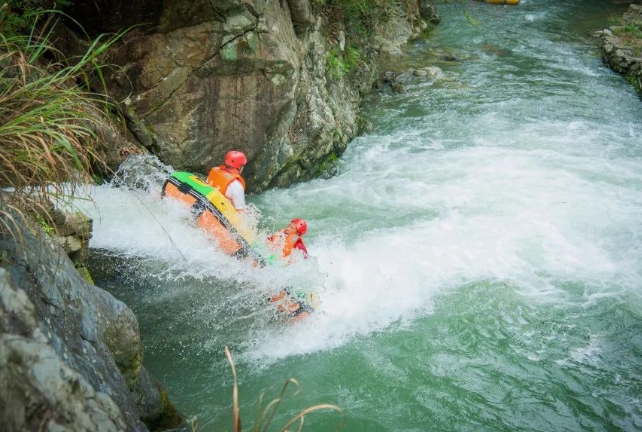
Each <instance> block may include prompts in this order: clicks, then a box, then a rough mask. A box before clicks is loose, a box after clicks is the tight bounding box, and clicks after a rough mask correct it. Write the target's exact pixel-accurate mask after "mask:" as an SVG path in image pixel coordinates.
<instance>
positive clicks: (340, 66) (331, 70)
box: [325, 46, 363, 78]
mask: <svg viewBox="0 0 642 432" xmlns="http://www.w3.org/2000/svg"><path fill="white" fill-rule="evenodd" d="M362 61H363V60H362V54H361V50H359V48H357V47H355V46H349V47H348V48H347V49H346V50H345V52H342V51H341V50H340V49H339V48H338V47H337V48H333V49H331V50H330V52H329V53H328V58H327V59H326V64H325V71H326V73H328V74H330V76H332V77H334V78H339V77H341V76H343V75H346V74H348V73H350V72H351V71H353V70H354V69H355V68H356V67H357V66H358V65H359V64H360V63H361V62H362Z"/></svg>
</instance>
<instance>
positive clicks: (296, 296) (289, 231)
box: [267, 218, 314, 320]
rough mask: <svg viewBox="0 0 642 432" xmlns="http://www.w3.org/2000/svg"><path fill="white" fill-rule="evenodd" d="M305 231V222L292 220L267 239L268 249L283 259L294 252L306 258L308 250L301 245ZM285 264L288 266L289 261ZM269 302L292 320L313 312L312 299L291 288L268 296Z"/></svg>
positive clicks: (297, 219) (296, 219)
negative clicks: (298, 251)
mask: <svg viewBox="0 0 642 432" xmlns="http://www.w3.org/2000/svg"><path fill="white" fill-rule="evenodd" d="M307 231H308V223H307V222H306V221H304V220H303V219H300V218H295V219H292V220H291V221H290V223H289V224H288V226H286V227H285V228H283V229H280V230H279V231H277V232H276V233H275V234H273V235H271V236H270V237H268V239H267V241H268V247H269V248H270V249H272V250H274V251H275V253H279V251H280V252H281V254H282V257H283V258H289V257H290V255H291V254H292V252H293V251H294V250H300V251H301V252H303V257H304V258H308V249H307V248H306V247H305V244H304V243H303V236H304V235H305V233H306V232H307ZM286 262H287V264H290V260H289V259H288V260H287V261H286ZM269 300H270V301H271V302H272V303H275V304H276V306H277V309H278V310H279V311H280V312H281V313H283V314H285V315H287V316H288V317H289V318H290V319H294V320H300V319H302V318H304V317H306V316H308V315H309V314H310V313H312V312H313V311H314V309H313V306H311V305H310V302H311V301H313V300H314V297H310V296H306V294H305V293H299V292H297V291H296V290H292V289H291V288H283V289H282V290H280V291H279V292H278V293H276V294H274V295H272V296H270V297H269Z"/></svg>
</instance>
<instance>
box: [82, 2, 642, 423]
mask: <svg viewBox="0 0 642 432" xmlns="http://www.w3.org/2000/svg"><path fill="white" fill-rule="evenodd" d="M438 7H439V10H440V13H441V15H442V23H441V24H440V25H439V26H438V28H437V29H436V30H435V31H434V33H433V35H432V36H431V37H430V38H429V39H428V40H426V41H423V42H417V43H414V44H413V45H412V46H411V49H410V53H409V56H408V57H407V58H405V59H403V60H398V62H399V63H402V64H404V67H413V68H415V69H420V68H422V67H425V66H438V67H440V68H441V69H442V71H443V77H432V78H428V79H421V80H418V81H416V82H414V83H411V84H408V85H407V86H406V91H405V92H403V93H389V94H380V95H373V96H372V97H371V98H370V99H369V100H368V102H367V103H366V104H365V105H364V107H363V113H364V115H365V116H366V117H367V119H368V120H369V121H371V122H372V124H373V125H374V127H373V130H372V131H371V132H369V133H367V134H365V135H364V136H361V137H359V138H357V139H355V140H354V141H353V142H352V143H351V144H350V145H349V147H348V150H347V151H346V153H345V154H344V155H343V157H342V158H341V160H340V161H339V167H338V172H337V173H336V175H335V176H333V177H332V178H329V179H318V180H313V181H310V182H307V183H305V184H299V185H295V186H293V187H291V188H288V189H278V190H271V191H268V192H266V193H263V194H260V195H254V196H250V197H249V198H248V199H249V202H250V203H251V205H252V206H253V207H254V208H255V211H256V213H257V215H258V218H259V228H260V229H261V230H262V231H263V233H265V234H267V233H269V232H271V231H273V230H275V229H277V228H280V227H282V226H284V225H285V224H287V222H288V221H289V219H291V218H292V217H302V218H305V219H306V220H307V221H308V223H309V231H308V235H307V236H306V244H307V246H308V250H309V251H310V253H311V255H312V258H311V259H309V260H306V261H304V262H298V263H295V264H293V265H291V266H289V267H280V266H271V267H270V268H266V269H256V268H253V267H251V266H248V265H247V264H246V263H242V262H238V261H236V260H234V259H232V258H229V257H226V256H225V255H223V254H221V253H220V252H219V251H217V249H216V247H215V246H214V245H213V244H212V242H210V241H208V240H207V238H205V236H204V235H203V234H202V233H201V232H200V231H199V230H198V229H197V228H195V227H193V226H192V225H191V224H190V222H189V218H188V215H187V213H186V211H185V210H184V209H183V208H182V207H181V206H180V205H173V204H172V203H170V202H167V200H164V201H161V200H160V199H159V198H158V195H159V192H160V185H161V181H162V178H163V176H164V175H165V174H166V173H167V172H170V171H171V167H163V166H161V165H159V164H151V163H150V161H149V160H142V161H137V162H136V163H133V166H132V168H131V169H130V173H129V174H127V171H125V175H135V176H137V179H136V181H135V183H137V185H138V186H139V188H138V189H129V188H126V187H118V188H115V187H110V186H100V187H97V188H95V189H94V190H92V191H91V196H92V199H93V202H92V203H91V204H83V207H84V209H85V211H87V212H88V213H90V214H91V216H92V217H93V218H94V219H95V220H94V236H93V238H92V240H91V243H90V245H91V247H92V248H95V249H96V250H100V251H102V252H104V253H107V254H110V255H115V256H117V257H118V258H119V262H120V263H121V264H119V268H118V271H117V272H116V273H115V274H110V275H106V276H103V277H102V279H100V278H99V279H98V280H97V281H96V284H97V285H99V286H102V287H104V288H106V289H108V290H109V291H110V292H112V293H113V294H114V295H115V296H116V297H118V298H120V299H122V300H124V301H125V302H126V303H127V304H128V305H130V307H132V308H133V309H134V311H135V312H136V314H137V316H138V318H139V321H140V327H141V334H142V339H143V343H144V347H145V365H146V366H147V367H148V369H149V370H150V371H151V373H152V374H153V375H155V376H156V377H158V378H159V379H160V380H161V381H163V383H164V384H166V385H167V387H168V389H169V394H170V397H171V399H172V400H173V401H174V402H175V404H176V406H177V408H178V409H179V410H181V411H182V412H184V413H185V414H186V415H187V416H189V417H193V416H197V417H198V421H199V425H200V428H201V429H200V430H205V431H223V430H232V409H231V406H232V373H231V370H230V367H229V365H228V363H227V361H226V359H225V354H224V347H225V346H229V347H230V350H231V352H232V355H233V357H234V360H235V363H236V369H237V371H238V374H239V375H238V379H239V393H240V406H241V416H242V419H243V423H244V425H245V427H246V428H249V427H250V426H251V424H252V422H253V420H254V416H255V413H256V407H257V401H258V399H259V396H260V395H261V394H262V393H263V392H265V397H264V404H265V403H266V402H265V401H270V400H272V399H273V398H274V397H276V396H277V395H278V393H279V391H280V389H281V386H282V385H283V383H284V381H285V380H286V379H288V378H290V377H292V378H295V379H296V380H298V381H299V383H300V385H301V388H300V392H299V393H298V394H297V395H294V394H293V393H294V392H290V391H288V393H287V397H286V400H285V401H284V402H283V404H282V405H281V406H280V408H279V411H278V414H277V415H276V417H275V420H274V425H275V426H278V425H283V424H284V423H285V422H286V421H287V419H289V418H290V417H292V416H293V415H295V414H296V413H297V412H298V411H300V410H302V409H304V408H306V407H308V406H311V405H315V404H319V403H332V404H336V405H338V406H340V407H341V408H342V409H343V413H341V414H339V413H334V412H329V411H323V412H318V413H312V414H309V415H308V416H307V417H306V421H305V428H304V430H306V431H332V430H335V429H336V428H337V427H340V426H342V427H343V430H346V431H350V432H361V431H362V432H377V431H407V432H409V431H481V430H488V431H515V430H524V431H535V430H538V431H585V430H592V431H614V430H624V431H632V430H642V401H641V400H640V398H641V397H642V121H641V120H642V102H641V101H640V98H639V97H638V96H637V95H636V94H635V92H634V90H633V89H632V88H631V86H630V85H629V84H627V83H626V82H625V80H624V79H623V78H622V77H621V76H619V75H617V74H615V73H614V72H612V71H610V70H609V69H608V68H606V67H605V66H604V65H603V64H602V62H601V60H600V57H599V54H598V52H597V50H596V42H595V40H594V39H592V37H591V33H592V32H593V31H595V30H599V29H602V28H605V27H607V26H608V25H609V24H610V23H609V21H608V20H609V18H615V17H619V16H621V15H622V13H623V12H624V10H625V9H624V8H625V6H618V5H614V4H612V3H610V2H608V1H579V0H567V1H553V0H522V1H521V3H520V4H519V6H516V7H504V6H494V5H488V4H485V3H480V2H470V3H469V4H467V9H466V12H465V11H464V9H463V8H462V5H461V4H447V5H446V4H442V3H439V5H438ZM447 54H448V55H450V54H452V55H454V56H455V57H456V58H457V59H458V61H451V62H449V61H445V60H443V59H444V57H445V56H446V55H447ZM397 66H399V65H397ZM136 164H142V165H136ZM132 173H135V174H132ZM129 184H131V182H129ZM140 186H144V187H142V188H140ZM99 276H100V275H99ZM284 284H287V285H291V286H298V287H302V288H304V289H306V290H310V291H314V292H316V293H318V295H319V297H320V298H321V301H322V303H321V305H320V308H319V311H318V313H316V314H315V315H313V316H312V317H310V318H309V319H307V320H304V321H302V322H298V323H295V324H289V323H283V322H280V321H278V320H274V318H273V313H272V310H271V309H270V306H269V305H267V304H266V303H265V301H264V299H265V296H266V295H267V294H269V293H270V292H271V291H272V290H273V289H274V288H275V287H279V286H282V285H284ZM274 430H276V429H274Z"/></svg>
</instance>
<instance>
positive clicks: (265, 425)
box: [225, 347, 343, 432]
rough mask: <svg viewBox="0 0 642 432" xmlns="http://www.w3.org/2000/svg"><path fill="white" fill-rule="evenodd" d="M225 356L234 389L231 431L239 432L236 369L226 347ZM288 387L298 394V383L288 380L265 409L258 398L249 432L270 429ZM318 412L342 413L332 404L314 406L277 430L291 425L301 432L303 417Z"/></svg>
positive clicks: (284, 429)
mask: <svg viewBox="0 0 642 432" xmlns="http://www.w3.org/2000/svg"><path fill="white" fill-rule="evenodd" d="M225 355H226V357H227V361H228V362H229V364H230V367H231V368H232V376H233V378H234V387H233V390H232V409H233V414H234V426H233V429H232V430H233V431H234V432H241V431H242V425H241V413H240V409H239V401H238V384H237V379H236V368H235V367H234V361H233V360H232V354H231V353H230V350H229V349H228V347H225ZM290 385H294V386H296V387H297V392H298V387H299V383H298V382H297V381H296V380H295V379H293V378H290V379H288V380H287V381H286V382H285V384H284V385H283V388H282V389H281V393H280V394H279V397H277V398H276V399H274V400H272V401H270V402H269V403H268V404H267V405H266V406H265V408H263V397H264V394H262V395H261V396H260V397H259V404H258V407H257V410H256V416H255V418H254V425H253V426H252V427H251V428H250V429H249V430H251V431H252V432H265V431H267V430H268V429H269V428H270V426H271V424H272V421H273V420H274V416H275V415H276V413H277V412H278V408H279V405H280V403H281V402H282V401H283V399H284V397H285V393H286V391H287V389H288V387H289V386H290ZM319 410H333V411H337V412H343V410H342V409H341V408H339V407H338V406H336V405H332V404H319V405H314V406H311V407H308V408H306V409H304V410H302V411H300V412H299V413H298V414H297V415H295V416H294V417H292V418H291V419H290V420H288V421H287V422H286V423H285V424H284V425H283V426H281V427H280V428H278V429H277V430H279V431H281V432H287V431H290V430H291V429H290V427H292V426H293V425H298V428H297V429H296V430H298V431H301V430H302V429H303V425H304V421H305V416H306V415H308V414H310V413H312V412H315V411H319Z"/></svg>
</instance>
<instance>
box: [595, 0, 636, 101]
mask: <svg viewBox="0 0 642 432" xmlns="http://www.w3.org/2000/svg"><path fill="white" fill-rule="evenodd" d="M596 35H597V36H598V37H599V38H600V42H601V44H600V47H601V52H602V59H603V60H604V62H605V63H606V64H607V65H608V66H609V67H610V68H611V69H613V70H614V71H616V72H618V73H620V74H622V75H623V76H624V77H625V78H626V80H627V81H628V82H629V83H631V85H632V86H633V87H634V88H635V90H636V91H637V92H638V93H639V94H642V5H641V4H639V3H638V4H631V5H630V6H629V10H628V11H627V12H626V13H625V14H624V16H623V17H622V21H621V23H620V24H619V25H616V26H611V27H610V28H608V29H606V30H602V31H600V32H598V33H597V34H596Z"/></svg>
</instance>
